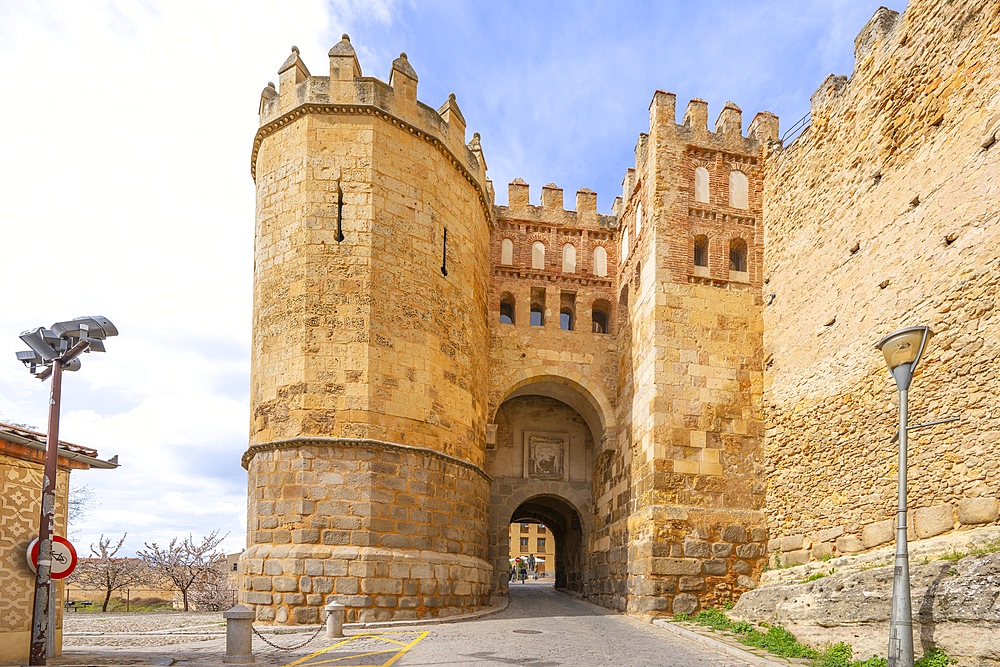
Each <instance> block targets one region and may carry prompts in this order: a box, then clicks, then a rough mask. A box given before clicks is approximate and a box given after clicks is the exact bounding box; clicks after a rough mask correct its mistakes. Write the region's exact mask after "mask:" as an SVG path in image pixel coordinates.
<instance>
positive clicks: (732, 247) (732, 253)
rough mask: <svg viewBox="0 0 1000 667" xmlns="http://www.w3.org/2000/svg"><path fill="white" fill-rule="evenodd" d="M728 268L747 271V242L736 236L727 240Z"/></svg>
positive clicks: (740, 271)
mask: <svg viewBox="0 0 1000 667" xmlns="http://www.w3.org/2000/svg"><path fill="white" fill-rule="evenodd" d="M729 270H730V271H735V272H738V273H746V272H747V242H746V241H744V240H743V239H740V238H736V239H733V240H732V241H730V242H729Z"/></svg>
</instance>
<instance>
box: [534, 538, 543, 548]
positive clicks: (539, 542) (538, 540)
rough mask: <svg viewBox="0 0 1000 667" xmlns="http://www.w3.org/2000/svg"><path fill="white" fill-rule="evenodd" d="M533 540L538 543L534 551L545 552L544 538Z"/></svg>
mask: <svg viewBox="0 0 1000 667" xmlns="http://www.w3.org/2000/svg"><path fill="white" fill-rule="evenodd" d="M535 540H536V541H537V542H538V548H537V549H535V551H545V538H544V537H536V538H535Z"/></svg>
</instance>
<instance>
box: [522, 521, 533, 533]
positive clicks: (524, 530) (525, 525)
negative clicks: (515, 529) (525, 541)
mask: <svg viewBox="0 0 1000 667" xmlns="http://www.w3.org/2000/svg"><path fill="white" fill-rule="evenodd" d="M521 532H522V533H530V532H531V524H530V523H522V524H521Z"/></svg>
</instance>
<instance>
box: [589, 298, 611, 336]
mask: <svg viewBox="0 0 1000 667" xmlns="http://www.w3.org/2000/svg"><path fill="white" fill-rule="evenodd" d="M610 313H611V304H610V303H608V301H607V300H605V299H597V300H595V301H594V305H593V306H591V308H590V326H591V331H593V332H594V333H598V334H606V333H611V328H610V325H611V319H610Z"/></svg>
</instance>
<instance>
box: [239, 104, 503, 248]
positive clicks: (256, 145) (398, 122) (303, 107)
mask: <svg viewBox="0 0 1000 667" xmlns="http://www.w3.org/2000/svg"><path fill="white" fill-rule="evenodd" d="M308 114H316V115H323V116H371V117H374V118H378V119H380V120H382V121H384V122H386V123H389V124H391V125H393V126H394V127H398V128H400V129H401V130H404V131H406V132H409V133H410V134H412V135H413V136H415V137H417V138H418V139H422V140H424V141H426V142H427V143H429V144H430V145H431V146H433V147H434V148H436V149H437V150H438V152H440V153H441V154H442V155H443V156H444V157H445V159H447V160H448V162H449V163H450V164H451V166H452V167H454V168H455V169H456V170H457V171H458V172H459V173H460V174H461V175H462V176H463V177H464V178H465V180H466V181H468V182H469V184H470V185H472V187H474V188H475V189H476V194H477V195H478V197H479V205H480V207H481V208H482V210H483V215H484V216H485V217H486V222H487V224H488V225H489V226H490V228H491V229H492V228H493V226H494V224H493V209H492V206H493V205H492V202H491V201H490V198H489V195H488V194H487V192H486V189H485V187H484V185H483V184H481V183H479V181H478V180H476V178H475V176H473V174H472V172H471V171H469V170H468V169H467V168H466V167H465V165H463V164H462V161H461V160H459V159H458V157H457V156H456V155H455V154H454V153H453V152H452V151H451V149H450V148H448V146H447V145H445V143H444V141H442V140H441V139H440V138H439V137H437V136H435V135H434V134H431V133H430V132H427V131H426V130H422V129H421V128H419V127H417V126H416V125H413V124H412V123H408V122H406V121H405V120H403V119H401V118H399V117H397V116H394V115H392V114H391V113H389V112H387V111H385V110H384V109H381V108H379V107H377V106H375V105H373V104H330V103H322V102H308V103H305V104H300V105H299V106H297V107H295V108H294V109H291V110H290V111H288V112H287V113H284V114H282V115H280V116H278V117H277V118H275V119H274V120H272V121H270V122H268V123H265V124H264V125H261V126H260V128H258V129H257V134H256V135H254V138H253V150H252V151H251V153H250V176H251V177H252V178H253V179H254V182H256V181H257V154H258V153H259V152H260V147H261V145H262V144H263V143H264V139H266V138H267V137H269V136H270V135H272V134H274V133H275V132H277V131H278V130H280V129H281V128H282V127H285V126H286V125H289V124H291V123H293V122H295V121H296V120H298V119H299V118H302V117H304V116H306V115H308Z"/></svg>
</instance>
